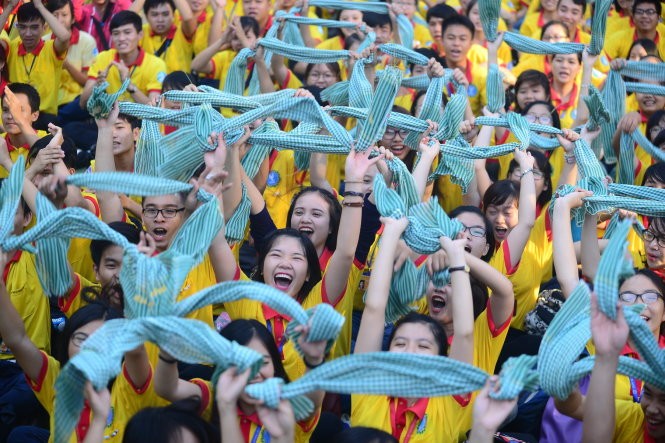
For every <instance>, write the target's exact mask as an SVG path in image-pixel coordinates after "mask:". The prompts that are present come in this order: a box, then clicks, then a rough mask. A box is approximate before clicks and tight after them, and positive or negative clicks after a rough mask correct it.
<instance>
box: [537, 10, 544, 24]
mask: <svg viewBox="0 0 665 443" xmlns="http://www.w3.org/2000/svg"><path fill="white" fill-rule="evenodd" d="M544 13H545V11H540V14H538V23H537V25H538V27H539V28H542V27H543V26H545V22H544V21H543V14H544Z"/></svg>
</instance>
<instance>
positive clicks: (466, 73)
mask: <svg viewBox="0 0 665 443" xmlns="http://www.w3.org/2000/svg"><path fill="white" fill-rule="evenodd" d="M464 76H465V77H466V80H467V81H468V82H469V85H470V84H471V83H472V80H473V79H472V76H471V62H470V61H469V59H468V58H467V59H466V68H465V69H464ZM446 88H447V89H448V95H451V94H453V92H455V91H454V89H453V84H452V82H451V83H448V85H447V86H446Z"/></svg>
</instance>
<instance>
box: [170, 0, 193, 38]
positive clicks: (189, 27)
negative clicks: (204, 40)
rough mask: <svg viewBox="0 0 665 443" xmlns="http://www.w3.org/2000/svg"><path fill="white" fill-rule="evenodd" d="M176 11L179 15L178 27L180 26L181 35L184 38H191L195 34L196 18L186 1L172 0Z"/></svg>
mask: <svg viewBox="0 0 665 443" xmlns="http://www.w3.org/2000/svg"><path fill="white" fill-rule="evenodd" d="M173 3H174V4H175V7H176V9H177V10H178V12H179V13H180V26H182V33H183V34H185V37H187V38H191V37H193V36H194V33H195V32H196V17H195V16H194V13H193V12H192V8H191V7H190V6H189V2H187V0H173Z"/></svg>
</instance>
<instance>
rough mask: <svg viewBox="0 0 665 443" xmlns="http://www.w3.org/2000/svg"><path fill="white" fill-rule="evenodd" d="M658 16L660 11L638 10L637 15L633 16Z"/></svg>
mask: <svg viewBox="0 0 665 443" xmlns="http://www.w3.org/2000/svg"><path fill="white" fill-rule="evenodd" d="M656 14H658V11H656V10H655V9H636V10H635V14H633V15H648V16H651V15H656Z"/></svg>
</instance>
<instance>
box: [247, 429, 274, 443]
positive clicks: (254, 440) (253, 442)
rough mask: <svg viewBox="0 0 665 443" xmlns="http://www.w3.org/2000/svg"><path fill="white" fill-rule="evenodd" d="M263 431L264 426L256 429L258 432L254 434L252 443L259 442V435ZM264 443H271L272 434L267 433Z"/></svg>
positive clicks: (255, 431)
mask: <svg viewBox="0 0 665 443" xmlns="http://www.w3.org/2000/svg"><path fill="white" fill-rule="evenodd" d="M262 430H263V426H257V427H256V430H254V434H252V440H251V443H257V442H258V441H259V435H261V431H262ZM263 441H264V442H266V443H270V434H268V433H267V432H266V433H265V434H263Z"/></svg>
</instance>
